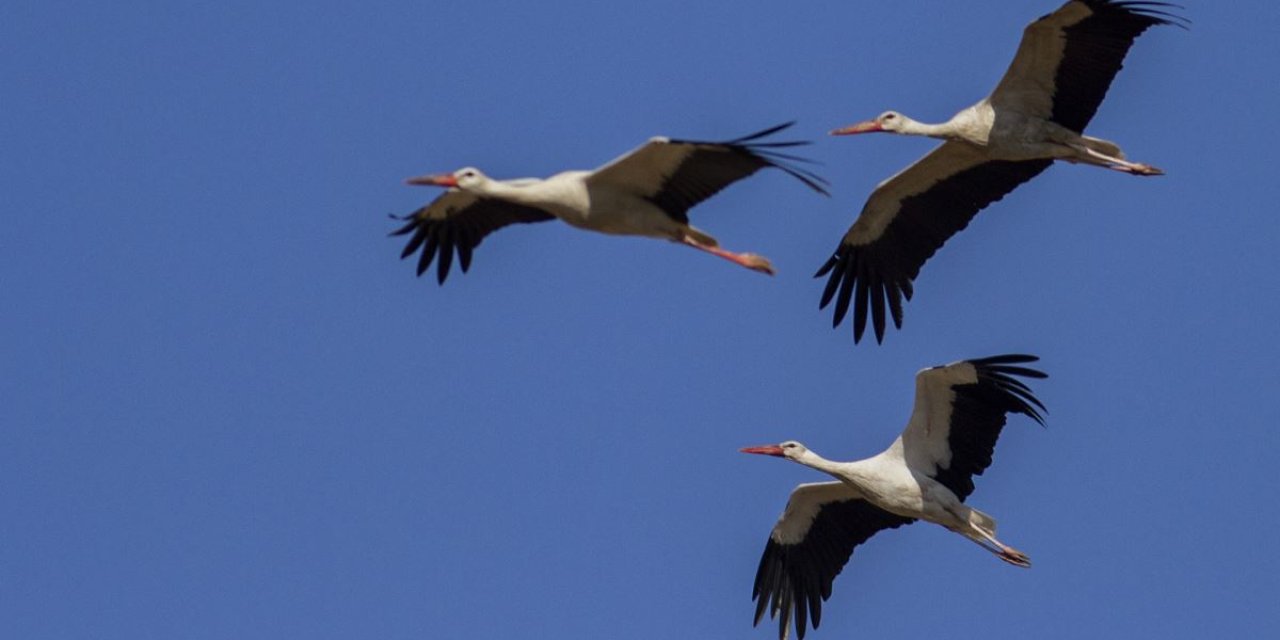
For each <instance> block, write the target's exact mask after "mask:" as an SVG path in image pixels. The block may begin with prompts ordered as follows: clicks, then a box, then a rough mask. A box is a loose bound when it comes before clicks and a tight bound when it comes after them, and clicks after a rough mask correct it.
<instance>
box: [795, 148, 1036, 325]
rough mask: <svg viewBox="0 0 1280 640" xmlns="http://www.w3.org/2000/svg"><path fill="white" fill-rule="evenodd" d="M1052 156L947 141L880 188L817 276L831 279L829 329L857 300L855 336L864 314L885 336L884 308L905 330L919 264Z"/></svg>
mask: <svg viewBox="0 0 1280 640" xmlns="http://www.w3.org/2000/svg"><path fill="white" fill-rule="evenodd" d="M1051 164H1053V161H1052V160H1028V161H1022V162H1010V161H991V160H988V159H987V157H986V156H985V155H984V154H983V153H982V152H981V151H980V150H978V149H977V148H976V147H973V146H971V145H968V144H965V143H962V142H945V143H943V144H942V145H941V146H939V147H938V148H936V149H934V150H933V151H932V152H930V153H929V154H928V155H926V156H925V157H923V158H921V159H920V160H918V161H917V162H916V163H915V164H912V165H911V166H909V167H907V168H906V169H903V170H902V171H901V172H899V173H898V174H897V175H895V176H893V177H891V178H889V179H888V180H885V181H884V182H882V183H880V185H879V186H877V187H876V190H875V191H873V192H872V193H871V197H870V198H868V199H867V203H866V204H865V205H864V206H863V208H862V213H861V214H860V215H859V216H858V219H857V220H856V221H855V222H854V223H853V226H852V227H850V228H849V231H848V232H847V233H845V235H844V238H843V239H842V240H841V242H840V245H839V246H837V247H836V250H835V253H834V254H833V255H832V256H831V258H830V259H828V260H827V262H826V263H825V264H823V265H822V268H820V269H818V272H817V273H816V274H814V277H815V278H820V277H822V276H828V278H827V286H826V289H824V290H823V292H822V301H821V302H820V303H819V305H818V306H819V308H826V306H827V305H828V304H829V303H831V301H832V300H835V303H836V305H835V315H834V319H833V321H832V325H831V326H832V327H837V326H839V325H840V322H841V321H842V320H844V317H845V314H846V313H847V312H848V311H849V306H850V304H851V303H852V305H853V341H854V342H855V343H857V342H858V341H860V340H862V334H863V332H864V331H865V330H866V328H867V318H868V316H869V317H870V318H871V320H872V322H873V323H874V325H875V333H876V342H882V341H883V340H884V332H885V325H886V319H885V318H886V316H885V311H886V309H887V310H888V312H889V314H891V315H892V317H893V324H894V326H896V327H898V328H899V329H901V328H902V301H903V299H904V298H905V299H906V300H910V299H911V294H912V291H913V289H912V281H913V280H915V278H916V276H917V275H918V274H919V273H920V267H922V266H923V265H924V263H925V262H927V261H928V260H929V258H931V257H932V256H933V254H934V252H936V251H937V250H938V249H939V248H940V247H941V246H942V245H943V244H944V243H945V242H946V241H947V239H949V238H950V237H951V236H953V235H955V234H956V233H959V232H960V231H961V230H962V229H964V228H965V227H967V226H969V221H970V220H972V219H973V217H974V216H975V215H977V213H978V212H979V211H981V210H982V209H984V208H986V207H987V205H989V204H991V203H992V202H995V201H997V200H1000V199H1001V198H1003V197H1004V196H1005V195H1006V194H1008V193H1009V192H1010V191H1013V190H1014V189H1015V188H1017V187H1018V185H1020V184H1022V183H1024V182H1026V181H1028V180H1030V179H1032V178H1034V177H1036V176H1037V175H1039V174H1040V172H1042V171H1044V170H1045V169H1047V168H1048V167H1049V165H1051Z"/></svg>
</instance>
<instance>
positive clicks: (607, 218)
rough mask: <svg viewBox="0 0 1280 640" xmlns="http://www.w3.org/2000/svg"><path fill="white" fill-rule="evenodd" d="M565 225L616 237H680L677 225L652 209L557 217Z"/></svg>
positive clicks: (608, 211)
mask: <svg viewBox="0 0 1280 640" xmlns="http://www.w3.org/2000/svg"><path fill="white" fill-rule="evenodd" d="M560 219H561V220H564V221H565V222H567V223H568V224H570V225H572V226H575V227H578V228H580V229H587V230H590V231H595V232H597V233H607V234H610V235H616V236H645V237H649V238H663V239H668V240H670V239H673V238H678V237H680V235H681V233H680V230H681V225H680V223H678V222H676V221H675V220H672V219H671V218H670V217H669V216H667V215H666V213H664V212H662V211H661V210H660V209H658V208H656V207H654V208H653V209H652V210H647V209H623V210H616V209H614V210H608V209H605V210H597V209H595V208H593V209H592V210H591V211H590V212H588V213H587V214H585V215H581V214H578V213H576V212H575V213H574V214H572V215H568V216H560Z"/></svg>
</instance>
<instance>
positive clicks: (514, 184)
mask: <svg viewBox="0 0 1280 640" xmlns="http://www.w3.org/2000/svg"><path fill="white" fill-rule="evenodd" d="M792 124H794V123H793V122H789V123H786V124H781V125H778V126H775V127H770V128H768V129H765V130H763V131H759V132H756V133H753V134H751V135H748V136H743V137H741V138H738V139H736V140H730V141H727V142H697V141H689V140H673V139H670V138H664V137H656V138H652V139H650V140H649V141H648V142H647V143H645V144H644V145H641V146H640V147H638V148H636V149H634V150H632V151H630V152H628V153H627V154H625V155H623V156H621V157H619V158H617V159H615V160H613V161H612V162H609V163H608V164H606V165H604V166H602V167H600V168H598V169H596V170H594V171H565V172H563V173H558V174H556V175H553V176H551V177H550V178H546V179H545V180H543V179H537V178H522V179H516V180H494V179H492V178H490V177H488V176H486V175H484V174H483V173H481V172H480V170H479V169H475V168H473V167H467V168H464V169H459V170H457V171H455V172H453V173H451V174H438V175H425V176H419V177H416V178H409V179H408V180H407V181H406V182H407V183H408V184H411V185H433V186H439V187H446V188H447V189H448V190H447V191H445V192H444V193H443V194H442V195H440V196H439V197H437V198H436V199H435V200H433V201H432V202H431V203H430V204H428V205H426V206H424V207H422V208H421V209H418V210H417V211H415V212H413V213H411V214H409V215H407V216H404V217H403V218H400V219H401V220H407V221H408V224H406V225H404V226H403V227H401V228H400V229H397V230H396V231H393V232H392V233H391V235H393V236H399V235H407V234H410V233H412V234H413V235H412V236H410V238H409V243H408V244H407V245H405V248H404V251H403V252H402V253H401V254H400V257H401V259H403V258H407V257H409V256H410V255H412V254H413V253H414V252H415V251H417V250H418V249H419V248H421V249H422V253H421V255H420V256H419V258H418V275H419V276H421V275H422V273H423V272H424V271H426V270H427V269H428V268H429V267H430V266H431V262H432V260H434V259H436V258H437V256H438V258H439V261H438V262H437V263H436V264H437V267H436V276H437V279H438V281H439V283H440V284H444V281H445V278H446V277H447V276H448V275H449V266H450V264H451V263H452V261H453V254H454V252H455V251H456V252H457V255H458V262H459V264H460V265H461V267H462V271H463V272H464V273H465V272H466V271H467V269H468V268H469V267H470V266H471V252H472V251H473V250H474V249H475V248H476V247H477V246H478V245H479V244H480V242H481V241H483V240H484V237H485V236H487V235H489V234H490V233H492V232H494V231H496V230H498V229H500V228H502V227H505V226H507V225H509V224H514V223H530V222H544V221H547V220H554V219H556V218H559V219H560V220H563V221H564V222H566V223H568V224H570V225H572V226H575V227H578V228H580V229H587V230H589V231H598V232H601V233H608V234H614V235H627V236H646V237H650V238H663V239H666V240H671V241H673V242H678V243H681V244H684V245H687V246H690V247H693V248H694V249H699V250H701V251H706V252H707V253H710V254H713V255H716V256H719V257H721V258H724V259H726V260H729V261H731V262H734V263H736V264H739V265H742V266H744V267H746V268H748V269H752V270H754V271H759V272H762V273H767V274H770V275H772V274H773V273H774V271H773V266H772V265H771V264H770V263H769V261H768V260H767V259H766V258H764V257H763V256H759V255H755V254H750V253H733V252H731V251H726V250H724V249H722V248H720V246H719V243H718V242H716V239H715V238H713V237H711V236H710V235H708V234H706V233H705V232H703V231H701V230H699V229H696V228H694V227H693V226H692V225H690V224H689V218H688V211H689V209H691V208H692V207H694V206H695V205H697V204H698V203H700V202H702V201H703V200H706V199H707V198H710V197H711V196H713V195H715V194H716V193H718V192H719V191H720V190H721V189H724V188H725V187H727V186H729V185H730V184H732V183H734V182H737V181H738V180H741V179H743V178H746V177H747V176H750V175H751V174H753V173H755V172H756V171H759V170H760V169H763V168H766V167H775V168H778V169H781V170H782V171H785V172H786V173H788V174H790V175H792V176H794V177H795V178H796V179H798V180H800V181H801V182H803V183H804V184H805V185H807V186H808V187H809V188H810V189H813V190H814V191H816V192H818V193H821V194H823V195H827V191H826V189H825V188H824V187H823V185H824V184H826V182H825V181H824V180H823V179H822V178H820V177H818V176H817V175H815V174H814V173H813V172H811V171H809V170H807V169H804V168H802V167H799V166H797V165H796V164H794V162H795V161H803V159H802V158H797V157H795V156H790V155H786V154H785V153H781V152H779V151H777V150H778V149H782V148H787V147H795V146H799V145H804V144H808V143H807V142H764V141H761V140H762V139H763V138H765V137H767V136H769V135H772V134H774V133H777V132H778V131H781V130H783V129H786V128H787V127H790V126H791V125H792ZM393 217H395V216H393Z"/></svg>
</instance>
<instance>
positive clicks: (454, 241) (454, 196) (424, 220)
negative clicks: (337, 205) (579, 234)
mask: <svg viewBox="0 0 1280 640" xmlns="http://www.w3.org/2000/svg"><path fill="white" fill-rule="evenodd" d="M392 217H393V218H397V219H399V220H405V221H407V223H406V224H405V225H404V226H402V227H400V228H399V229H396V230H395V231H392V232H391V235H393V236H403V235H409V234H412V235H410V237H409V242H408V243H407V244H406V245H405V247H404V250H403V251H402V252H401V253H400V258H401V259H404V258H407V257H409V256H410V255H413V253H414V252H416V251H418V250H419V249H421V250H422V253H421V254H420V255H419V256H418V275H419V276H421V275H422V274H423V272H425V271H426V270H427V269H428V268H429V267H430V266H431V262H432V261H433V260H435V259H436V257H437V256H438V257H439V261H438V262H437V265H436V279H437V281H438V282H439V283H440V284H444V281H445V278H447V277H448V275H449V267H450V265H451V263H452V262H453V255H454V252H455V251H456V252H457V254H458V263H459V266H461V267H462V272H463V273H466V272H467V269H469V268H470V267H471V253H472V251H473V250H474V249H475V248H476V247H477V246H479V245H480V243H481V242H482V241H483V240H484V237H485V236H487V235H489V234H490V233H493V232H494V231H496V230H498V229H501V228H502V227H505V226H507V225H509V224H516V223H529V222H544V221H547V220H554V219H555V216H552V215H551V214H549V213H547V212H545V211H543V210H541V209H535V208H532V207H526V206H523V205H517V204H512V203H510V202H506V201H504V200H498V199H494V198H480V197H477V196H474V195H472V194H470V193H467V192H465V191H460V190H458V189H450V190H448V191H446V192H444V193H443V194H441V195H440V197H438V198H436V199H435V200H433V201H431V203H430V204H428V205H426V206H425V207H422V208H421V209H418V210H417V211H414V212H413V213H411V214H409V215H407V216H403V217H398V216H392Z"/></svg>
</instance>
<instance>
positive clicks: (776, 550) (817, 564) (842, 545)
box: [751, 482, 915, 640]
mask: <svg viewBox="0 0 1280 640" xmlns="http://www.w3.org/2000/svg"><path fill="white" fill-rule="evenodd" d="M912 522H915V520H914V519H912V518H904V517H902V516H898V515H894V514H892V513H889V512H888V511H885V510H883V509H881V508H879V507H877V506H875V505H873V504H871V503H870V502H867V501H866V500H863V499H862V495H861V494H859V493H858V491H857V490H855V489H854V488H852V487H850V486H848V485H846V484H844V483H842V482H820V483H814V484H802V485H800V486H798V487H796V489H795V490H794V491H792V492H791V499H790V500H788V501H787V508H786V509H785V510H784V511H783V512H782V517H780V518H778V523H777V524H776V525H774V527H773V532H772V533H770V534H769V542H768V543H766V544H765V547H764V555H763V556H761V557H760V568H759V569H757V570H756V581H755V588H754V589H752V592H751V598H752V600H755V601H756V616H755V624H760V620H761V619H762V618H763V617H764V612H765V609H768V610H769V617H770V618H775V617H778V614H779V613H781V614H782V616H781V619H780V620H779V622H778V637H780V638H782V639H783V640H786V637H787V631H788V629H787V627H788V626H789V623H790V621H791V620H792V619H794V620H795V629H796V635H797V636H799V637H800V638H801V639H803V638H804V633H805V625H806V620H812V621H813V628H814V629H817V628H818V623H819V622H821V619H822V601H823V600H826V599H827V598H829V597H831V582H832V581H833V580H835V577H836V575H838V574H839V573H840V570H841V569H843V568H844V565H845V563H847V562H848V561H849V556H851V555H852V554H853V548H854V547H856V546H858V545H860V544H862V543H863V542H866V541H867V540H868V539H869V538H871V536H873V535H875V534H876V532H877V531H880V530H882V529H893V528H896V527H900V526H902V525H904V524H911V523H912Z"/></svg>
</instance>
